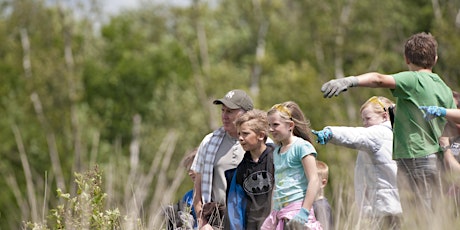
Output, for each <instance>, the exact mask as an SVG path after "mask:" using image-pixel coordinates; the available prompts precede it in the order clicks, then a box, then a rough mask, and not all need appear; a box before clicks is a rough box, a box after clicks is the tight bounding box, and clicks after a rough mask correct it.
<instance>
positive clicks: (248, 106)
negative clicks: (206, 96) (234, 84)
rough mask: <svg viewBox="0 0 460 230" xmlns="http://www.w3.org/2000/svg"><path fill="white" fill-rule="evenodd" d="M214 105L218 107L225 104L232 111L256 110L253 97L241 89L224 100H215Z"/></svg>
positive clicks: (233, 91) (232, 92)
mask: <svg viewBox="0 0 460 230" xmlns="http://www.w3.org/2000/svg"><path fill="white" fill-rule="evenodd" d="M213 103H214V104H216V105H218V104H223V105H225V106H227V107H228V108H230V109H244V110H245V111H249V110H252V109H253V108H254V105H253V103H252V99H251V97H249V95H248V94H246V92H245V91H244V90H241V89H234V90H231V91H229V92H228V93H227V94H225V96H224V97H223V98H221V99H217V100H214V102H213Z"/></svg>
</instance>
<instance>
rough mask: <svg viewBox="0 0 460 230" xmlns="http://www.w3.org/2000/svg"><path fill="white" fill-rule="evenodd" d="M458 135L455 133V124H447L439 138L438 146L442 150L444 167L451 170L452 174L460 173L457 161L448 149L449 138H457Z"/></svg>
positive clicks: (459, 165)
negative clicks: (442, 148)
mask: <svg viewBox="0 0 460 230" xmlns="http://www.w3.org/2000/svg"><path fill="white" fill-rule="evenodd" d="M458 135H459V133H458V131H457V127H456V126H455V124H452V123H451V122H448V123H447V124H446V126H445V127H444V131H443V132H442V136H441V137H440V138H439V145H441V146H442V147H447V148H444V165H445V166H446V168H447V169H449V170H451V171H452V172H458V173H460V164H459V163H458V161H457V159H455V157H454V155H453V154H452V152H451V150H450V148H448V147H449V146H450V144H451V143H450V138H449V137H453V136H458Z"/></svg>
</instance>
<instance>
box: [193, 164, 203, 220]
mask: <svg viewBox="0 0 460 230" xmlns="http://www.w3.org/2000/svg"><path fill="white" fill-rule="evenodd" d="M193 207H194V208H195V213H196V217H197V220H198V226H200V225H199V224H200V222H201V221H200V219H201V211H202V209H203V201H202V200H201V173H196V172H195V181H194V183H193Z"/></svg>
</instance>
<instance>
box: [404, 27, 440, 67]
mask: <svg viewBox="0 0 460 230" xmlns="http://www.w3.org/2000/svg"><path fill="white" fill-rule="evenodd" d="M437 49H438V43H437V42H436V39H435V38H434V37H433V36H432V35H431V34H429V33H424V32H422V33H417V34H414V35H412V36H411V37H410V38H409V39H408V40H407V41H406V44H405V45H404V56H405V57H406V62H408V64H409V63H412V64H414V65H416V66H418V67H422V68H424V69H432V68H433V66H434V65H435V64H436V61H437V59H438V54H437Z"/></svg>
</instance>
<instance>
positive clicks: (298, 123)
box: [267, 101, 311, 143]
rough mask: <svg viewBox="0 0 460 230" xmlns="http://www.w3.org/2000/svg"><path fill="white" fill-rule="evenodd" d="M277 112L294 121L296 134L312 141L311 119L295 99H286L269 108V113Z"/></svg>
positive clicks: (287, 119)
mask: <svg viewBox="0 0 460 230" xmlns="http://www.w3.org/2000/svg"><path fill="white" fill-rule="evenodd" d="M275 112H278V113H279V114H280V117H281V118H282V119H284V120H286V121H293V122H294V130H293V133H294V135H295V136H298V137H300V138H302V139H304V140H306V141H308V142H310V143H311V137H310V133H311V129H310V121H309V120H308V119H307V118H306V117H305V115H304V114H303V112H302V110H301V109H300V107H299V105H297V103H295V102H293V101H286V102H283V103H281V104H276V105H274V106H272V108H271V109H270V110H268V112H267V114H268V115H272V114H274V113H275Z"/></svg>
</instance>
